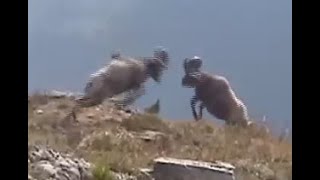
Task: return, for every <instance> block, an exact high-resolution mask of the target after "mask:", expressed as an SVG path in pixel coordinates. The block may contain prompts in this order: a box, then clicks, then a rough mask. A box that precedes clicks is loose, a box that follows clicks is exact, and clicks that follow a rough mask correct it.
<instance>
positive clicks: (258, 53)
mask: <svg viewBox="0 0 320 180" xmlns="http://www.w3.org/2000/svg"><path fill="white" fill-rule="evenodd" d="M291 9H292V2H291V1H290V0H196V1H195V0H193V1H192V0H29V23H28V24H29V28H28V29H29V32H28V36H29V41H28V45H29V50H28V52H29V55H28V57H29V67H28V69H29V78H28V79H29V92H30V91H34V90H43V89H58V90H72V91H82V89H83V87H84V83H85V82H86V80H87V78H88V75H89V74H90V73H92V72H94V71H95V70H96V69H98V68H99V67H101V66H102V65H103V64H105V63H106V62H107V61H108V57H109V56H110V52H111V51H112V50H114V49H120V50H121V51H122V52H123V53H125V54H127V55H132V56H147V55H151V54H152V50H153V48H154V47H156V46H158V45H163V46H165V47H166V48H168V50H169V51H170V54H171V57H172V60H171V62H170V63H171V64H170V70H169V71H168V73H167V74H166V75H165V77H164V81H163V84H162V85H160V86H159V85H156V84H155V83H153V82H151V81H150V82H149V83H148V87H149V88H148V94H147V95H146V96H144V97H143V98H142V99H140V100H139V101H138V104H139V106H141V107H145V106H147V105H150V104H152V103H153V102H155V101H156V99H157V98H161V108H162V111H161V115H162V116H164V117H166V118H170V119H180V120H181V119H192V116H191V111H190V107H189V97H190V96H191V95H192V94H193V92H192V90H191V89H184V88H182V87H181V86H180V82H181V77H182V75H183V71H182V70H183V69H182V65H181V64H182V60H183V59H184V58H185V57H190V56H194V55H198V56H201V57H202V58H203V60H204V64H205V65H204V69H205V70H207V71H209V72H212V73H217V74H221V75H224V76H226V77H227V78H228V79H229V80H230V82H231V84H232V86H233V88H234V89H235V90H236V93H237V94H238V95H239V96H240V97H241V98H242V99H243V101H244V102H245V103H246V104H247V106H248V109H249V111H250V114H251V115H252V116H253V117H256V118H261V117H262V116H263V115H266V116H267V118H268V121H269V122H273V124H274V125H275V126H278V127H279V128H284V127H291V121H292V108H291V107H292V75H291V73H292V30H291V28H292V15H291V14H292V10H291ZM206 117H207V118H211V119H213V118H212V117H211V116H208V115H207V114H206Z"/></svg>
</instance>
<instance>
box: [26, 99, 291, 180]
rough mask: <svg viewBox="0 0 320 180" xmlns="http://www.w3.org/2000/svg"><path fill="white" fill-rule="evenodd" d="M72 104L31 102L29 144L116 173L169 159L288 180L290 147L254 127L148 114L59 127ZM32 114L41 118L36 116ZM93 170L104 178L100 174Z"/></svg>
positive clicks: (254, 176) (241, 176) (243, 175)
mask: <svg viewBox="0 0 320 180" xmlns="http://www.w3.org/2000/svg"><path fill="white" fill-rule="evenodd" d="M39 99H40V100H39ZM71 104H72V102H71V101H70V100H67V99H64V100H61V99H60V100H50V101H47V102H46V103H45V101H44V100H42V99H41V97H36V98H35V102H33V100H32V101H30V102H29V114H28V115H29V121H28V122H29V123H28V130H29V131H28V135H29V138H28V143H42V144H48V145H50V146H52V147H54V148H56V149H57V150H62V151H65V150H69V151H71V150H72V151H73V152H74V153H76V154H77V155H78V156H80V157H84V158H86V159H88V160H90V161H91V162H93V163H95V164H99V166H101V168H102V167H105V166H106V167H110V169H111V170H113V171H120V172H128V173H136V170H137V169H138V168H144V167H151V166H152V160H153V159H154V158H156V157H159V156H169V157H176V158H187V159H194V160H204V161H215V160H220V161H227V162H230V163H232V164H234V165H236V167H237V169H236V176H237V179H243V180H244V179H246V180H250V179H279V180H280V179H281V180H285V179H292V178H291V174H292V145H291V144H290V143H289V142H288V141H286V140H283V139H281V140H280V139H279V138H278V137H273V136H272V135H270V134H268V133H266V132H264V131H262V130H261V129H259V128H257V127H254V128H250V129H243V128H239V127H218V126H216V125H214V124H213V123H209V122H206V121H202V122H193V121H185V122H171V121H164V120H162V119H161V118H159V117H158V116H156V115H152V114H145V115H139V116H134V117H132V118H130V119H127V120H124V121H122V122H119V123H115V122H111V121H98V122H95V123H85V122H83V123H84V124H80V125H78V126H62V125H61V124H62V123H61V119H62V117H63V116H64V115H65V114H66V113H67V110H68V109H69V107H71ZM58 107H60V108H58ZM36 109H42V110H43V111H44V113H43V114H37V113H35V110H36ZM54 109H58V111H57V112H54V111H53V110H54ZM84 114H85V112H84V113H83V115H84ZM146 130H152V131H159V132H162V133H163V134H164V135H162V136H159V137H157V138H155V139H154V140H151V141H146V140H143V139H141V138H138V136H136V134H137V133H140V134H141V133H143V132H144V131H146ZM98 171H99V173H100V175H101V174H102V175H101V176H103V177H106V178H105V179H107V177H108V175H105V174H103V173H107V172H105V169H103V168H102V169H100V170H98ZM98 179H99V178H98Z"/></svg>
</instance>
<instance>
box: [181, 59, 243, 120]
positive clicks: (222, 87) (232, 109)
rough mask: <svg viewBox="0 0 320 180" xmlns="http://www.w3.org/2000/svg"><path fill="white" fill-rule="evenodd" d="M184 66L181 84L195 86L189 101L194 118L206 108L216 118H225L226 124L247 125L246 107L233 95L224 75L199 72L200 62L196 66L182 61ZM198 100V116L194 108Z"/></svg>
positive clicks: (197, 117) (196, 118) (198, 117)
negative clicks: (199, 102)
mask: <svg viewBox="0 0 320 180" xmlns="http://www.w3.org/2000/svg"><path fill="white" fill-rule="evenodd" d="M200 61H201V60H199V62H200ZM194 62H195V61H194ZM190 66H192V67H197V68H193V70H195V71H190V69H188V68H186V67H190ZM184 67H185V70H186V71H185V72H186V74H185V76H184V77H183V78H182V86H184V87H189V88H195V95H194V96H193V97H192V98H191V101H190V104H191V109H192V114H193V117H194V118H195V120H199V119H201V118H202V111H203V109H204V108H206V109H207V111H208V112H209V113H210V114H212V115H213V116H215V117H216V118H218V119H221V120H225V121H226V123H227V124H241V125H248V122H249V121H248V120H249V117H248V113H247V108H246V106H245V105H244V104H243V102H242V101H241V100H240V99H239V98H238V97H237V96H236V95H235V93H234V91H233V89H232V88H231V86H230V84H229V82H228V80H227V79H226V78H225V77H223V76H218V75H210V74H209V73H206V72H201V71H200V70H199V68H200V67H201V64H198V66H194V65H190V64H188V61H187V60H185V62H184ZM198 101H201V104H200V107H199V116H198V115H197V112H196V110H195V106H196V103H197V102H198Z"/></svg>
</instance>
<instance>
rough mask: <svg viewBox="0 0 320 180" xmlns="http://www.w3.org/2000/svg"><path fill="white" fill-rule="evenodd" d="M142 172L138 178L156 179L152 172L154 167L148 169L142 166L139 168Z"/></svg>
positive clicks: (143, 179) (145, 179)
mask: <svg viewBox="0 0 320 180" xmlns="http://www.w3.org/2000/svg"><path fill="white" fill-rule="evenodd" d="M139 171H140V174H139V175H138V176H137V179H138V180H154V178H153V176H152V173H153V170H152V169H148V168H141V169H139Z"/></svg>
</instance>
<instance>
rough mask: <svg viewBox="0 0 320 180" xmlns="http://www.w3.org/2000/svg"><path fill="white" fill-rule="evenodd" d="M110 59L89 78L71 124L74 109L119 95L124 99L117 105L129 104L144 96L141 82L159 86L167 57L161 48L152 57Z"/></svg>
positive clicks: (114, 55) (77, 103) (115, 55)
mask: <svg viewBox="0 0 320 180" xmlns="http://www.w3.org/2000/svg"><path fill="white" fill-rule="evenodd" d="M111 58H112V61H111V62H110V63H109V64H108V65H107V66H105V67H103V68H101V69H99V70H98V71H97V72H96V73H93V74H92V75H91V77H90V79H89V82H88V83H87V84H86V87H85V89H84V95H83V96H82V97H81V98H78V99H77V100H76V106H75V107H74V108H73V110H72V112H71V113H70V115H71V116H72V117H73V119H74V120H76V115H75V110H76V109H78V108H80V107H91V106H95V105H98V104H101V103H102V102H103V101H104V100H106V99H109V98H112V97H114V96H117V95H120V94H122V95H124V98H123V100H122V101H120V102H123V103H132V102H133V101H134V100H135V99H137V98H138V97H140V96H141V95H143V94H144V82H146V81H147V80H148V79H149V78H152V79H153V80H154V81H155V82H158V83H160V81H161V77H162V73H163V71H164V70H165V69H167V65H168V61H169V55H168V53H167V51H166V50H165V49H163V48H158V49H156V50H155V51H154V56H153V57H145V58H141V59H137V58H131V57H123V56H121V55H120V53H112V54H111ZM126 93H127V94H126ZM117 101H118V102H119V100H117Z"/></svg>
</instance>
